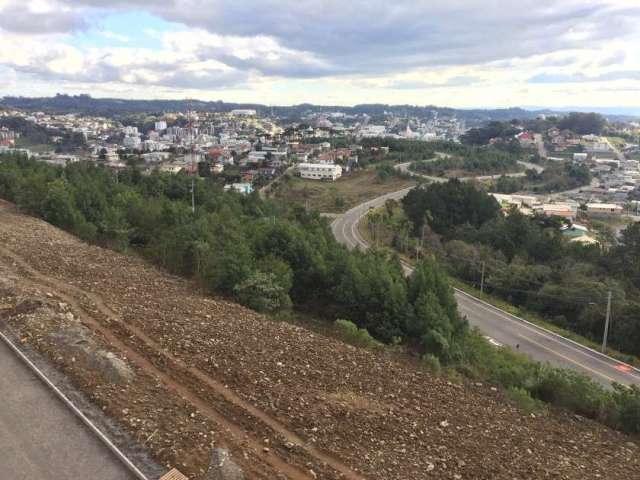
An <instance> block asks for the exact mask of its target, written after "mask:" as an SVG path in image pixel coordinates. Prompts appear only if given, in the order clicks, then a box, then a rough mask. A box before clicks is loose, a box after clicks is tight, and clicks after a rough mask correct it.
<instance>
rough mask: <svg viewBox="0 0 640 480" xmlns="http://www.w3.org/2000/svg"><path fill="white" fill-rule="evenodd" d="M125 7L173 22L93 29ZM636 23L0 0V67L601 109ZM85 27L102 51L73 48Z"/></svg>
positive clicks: (624, 69) (109, 78) (611, 14)
mask: <svg viewBox="0 0 640 480" xmlns="http://www.w3.org/2000/svg"><path fill="white" fill-rule="evenodd" d="M133 11H146V12H149V13H151V14H152V15H155V16H156V17H161V18H164V19H165V20H168V21H171V22H179V23H178V24H177V27H176V28H172V31H162V30H161V29H159V28H158V27H154V28H147V26H146V25H141V32H131V34H130V35H129V34H128V32H124V34H123V32H121V30H118V32H117V33H116V32H113V31H111V30H110V29H103V28H101V27H100V25H99V24H97V23H96V22H98V23H99V19H100V18H103V17H105V16H108V15H109V14H111V13H114V12H116V13H119V14H122V13H127V12H133ZM638 20H640V5H639V4H638V2H637V0H564V1H563V2H558V1H556V0H521V1H520V2H518V5H517V7H515V6H514V4H513V2H511V1H510V0H495V1H493V2H486V0H431V1H429V2H427V1H424V2H422V1H420V2H416V1H415V0H395V1H394V2H389V1H386V0H351V1H349V2H345V1H344V0H340V1H338V0H296V1H294V0H288V1H287V0H243V1H237V0H234V1H232V0H167V1H164V2H158V1H153V0H128V1H125V0H112V1H111V2H108V3H106V2H103V1H101V0H50V1H47V0H27V1H24V0H21V1H16V0H0V35H2V40H3V42H2V43H0V68H3V69H4V71H5V72H12V73H11V74H12V75H14V77H15V78H18V79H25V80H26V81H27V82H31V83H32V84H34V83H38V82H42V83H43V84H47V85H48V87H49V88H56V87H58V88H60V89H70V88H76V87H79V86H88V88H89V89H90V91H91V93H96V92H98V93H99V92H114V91H116V92H122V91H126V92H129V93H131V92H139V94H140V95H143V96H149V95H150V94H149V91H150V90H149V88H148V87H154V90H153V95H156V94H157V93H158V92H159V93H160V94H162V95H165V94H166V95H169V94H170V93H171V92H173V95H174V96H178V95H182V94H184V93H185V92H187V91H188V92H189V93H191V92H193V91H199V92H200V95H202V96H203V97H205V96H213V95H220V93H219V92H220V91H221V90H222V89H224V92H225V95H227V94H231V93H232V94H234V95H238V96H237V97H235V99H238V100H240V97H242V98H245V99H246V100H254V101H274V102H279V103H291V102H294V101H297V100H299V101H315V102H321V103H327V102H329V101H339V102H342V103H358V102H363V101H365V102H367V101H368V102H377V101H395V102H401V103H407V102H408V103H431V102H434V103H438V102H440V103H443V102H451V103H452V104H458V105H459V104H460V102H469V105H471V104H475V105H477V104H478V103H479V102H481V103H483V104H485V105H489V104H492V103H493V104H496V105H508V104H538V105H539V104H545V103H548V102H550V101H552V100H554V99H558V98H561V97H562V95H568V93H567V92H571V91H572V90H570V89H569V90H568V89H567V87H568V86H570V85H571V84H572V83H573V84H577V83H579V84H580V88H579V91H578V89H577V88H576V89H574V90H573V93H572V94H571V95H573V96H574V97H575V98H576V99H578V98H581V99H583V100H584V101H590V102H592V101H595V100H596V99H597V100H598V101H603V102H604V101H606V98H610V99H611V101H614V99H615V98H617V97H615V95H618V90H615V89H612V88H610V89H605V88H603V84H605V83H606V82H613V83H616V88H629V89H633V82H637V81H638V78H637V77H636V76H635V73H636V72H638V71H640V54H639V53H637V52H636V50H635V49H632V47H631V46H632V45H634V44H637V43H638V42H640V32H639V31H638V29H637V27H636V26H637V24H638ZM180 23H181V24H182V26H180V25H179V24H180ZM176 29H177V30H178V31H175V30H176ZM86 31H88V32H93V33H95V34H97V35H100V36H101V37H102V38H103V39H105V40H106V41H107V43H110V44H111V46H109V47H107V48H95V47H91V46H87V45H86V44H83V45H82V46H79V45H77V44H76V43H75V41H74V39H75V38H76V37H75V34H76V33H77V32H86ZM139 33H144V35H146V37H147V39H155V40H156V42H155V46H154V48H150V47H149V46H148V45H146V44H145V45H143V46H144V48H142V46H141V44H139V43H138V42H139V41H140V35H139ZM103 43H104V42H101V44H103ZM536 82H537V83H536ZM542 82H544V83H542ZM17 83H22V84H25V82H24V81H23V82H17ZM597 84H598V85H599V88H598V87H597ZM15 85H16V84H14V85H13V87H12V88H16V86H15ZM25 88H26V87H25ZM123 89H124V90H123ZM629 91H631V90H629ZM230 92H231V93H230ZM607 92H609V93H607ZM245 95H246V97H244V96H245ZM251 95H254V97H250V96H251ZM305 95H306V97H305ZM607 95H608V96H607ZM267 97H268V98H267ZM633 98H637V97H629V99H627V102H629V101H634V100H633ZM635 101H636V102H637V103H640V99H637V100H635ZM571 103H576V102H573V101H572V102H571Z"/></svg>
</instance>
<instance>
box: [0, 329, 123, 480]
mask: <svg viewBox="0 0 640 480" xmlns="http://www.w3.org/2000/svg"><path fill="white" fill-rule="evenodd" d="M0 478H2V479H5V478H6V479H16V480H17V479H24V480H32V479H33V480H36V479H37V480H49V479H51V480H61V479H69V480H76V479H77V480H80V479H91V480H129V479H133V478H134V477H133V476H132V475H131V474H130V473H129V472H128V470H126V469H125V467H124V466H122V464H121V463H120V462H119V461H118V460H117V459H116V458H115V457H113V456H112V454H111V453H110V452H109V451H108V450H107V449H106V447H105V446H104V445H103V444H102V443H101V442H100V441H99V440H98V439H97V438H96V437H95V436H93V434H92V433H91V432H90V431H89V430H88V429H87V428H86V427H85V426H84V425H83V424H82V423H80V421H79V420H78V419H77V418H76V417H75V416H74V415H73V414H72V413H71V412H70V411H69V410H68V409H67V407H66V406H65V405H64V404H63V403H62V402H61V401H60V400H59V399H58V398H57V397H55V396H54V395H53V394H52V393H51V392H50V391H49V390H48V389H47V388H46V387H45V386H44V384H43V383H42V382H41V381H40V380H39V379H38V378H37V377H36V376H35V375H34V374H33V373H32V372H31V371H30V370H29V369H28V368H27V367H26V366H25V365H24V364H23V363H22V362H21V361H20V360H19V359H18V358H17V357H16V356H15V354H14V353H13V352H12V351H11V350H10V349H9V347H8V346H7V345H5V344H4V342H2V341H0Z"/></svg>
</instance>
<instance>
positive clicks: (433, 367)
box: [422, 353, 442, 375]
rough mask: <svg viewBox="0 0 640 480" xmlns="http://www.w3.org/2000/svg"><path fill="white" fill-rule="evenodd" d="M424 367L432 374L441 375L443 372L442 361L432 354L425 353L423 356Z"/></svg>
mask: <svg viewBox="0 0 640 480" xmlns="http://www.w3.org/2000/svg"><path fill="white" fill-rule="evenodd" d="M422 365H424V366H425V367H426V368H427V369H428V370H429V371H430V372H432V373H435V374H436V375H439V374H440V372H441V371H442V367H441V365H440V360H439V359H438V357H436V356H435V355H431V354H430V353H425V354H424V355H423V356H422Z"/></svg>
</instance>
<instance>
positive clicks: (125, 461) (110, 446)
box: [0, 332, 150, 480]
mask: <svg viewBox="0 0 640 480" xmlns="http://www.w3.org/2000/svg"><path fill="white" fill-rule="evenodd" d="M0 339H2V341H3V342H4V343H5V344H6V345H7V346H8V347H9V348H10V349H11V350H12V351H13V352H14V353H15V354H16V355H17V356H18V358H20V360H22V362H23V363H24V364H25V365H27V367H29V369H30V370H31V371H32V372H33V373H34V374H35V375H36V376H37V377H38V378H39V379H40V380H41V381H42V383H44V384H45V385H46V386H47V387H48V388H49V389H50V390H51V391H52V392H53V393H54V394H55V396H56V397H58V398H59V399H60V400H61V401H62V403H64V404H65V405H66V406H67V407H69V409H70V410H71V411H72V412H73V413H74V415H75V416H76V417H78V418H79V419H80V421H81V422H82V423H84V424H85V426H87V427H88V428H89V430H91V431H92V432H93V433H94V434H95V435H96V436H97V437H98V438H99V439H100V441H101V442H102V443H103V444H104V445H105V446H106V447H107V449H109V451H110V452H111V453H112V454H114V455H115V456H116V457H117V458H118V460H120V462H122V464H123V465H124V466H125V467H126V468H127V469H128V470H129V471H130V472H131V473H132V474H133V475H134V476H135V477H136V478H138V479H139V480H150V479H149V478H148V477H147V476H146V475H145V474H144V473H142V472H141V471H140V469H138V467H136V466H135V464H134V463H133V462H132V461H131V460H129V458H128V457H127V456H126V455H125V454H124V453H122V451H121V450H120V449H119V448H118V447H117V446H115V445H114V444H113V442H111V440H109V438H107V436H106V435H105V434H104V433H102V432H101V431H100V429H99V428H98V427H97V426H96V425H95V424H94V423H93V422H92V421H91V420H89V419H88V418H87V416H86V415H85V414H84V413H82V411H80V409H79V408H78V407H76V406H75V405H74V404H73V402H71V400H69V398H67V396H66V395H65V394H64V393H62V391H61V390H60V389H59V388H58V387H56V386H55V385H54V383H53V382H52V381H51V380H49V379H48V378H47V376H46V375H45V374H44V373H42V371H41V370H40V369H39V368H38V367H36V366H35V364H34V363H33V362H32V361H31V360H29V359H28V358H27V356H26V355H25V354H24V353H22V351H21V350H20V349H19V348H18V347H16V346H15V345H14V343H13V342H12V341H11V340H9V338H8V337H7V336H6V335H5V334H4V333H3V332H0Z"/></svg>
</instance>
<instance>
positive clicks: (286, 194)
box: [272, 168, 416, 213]
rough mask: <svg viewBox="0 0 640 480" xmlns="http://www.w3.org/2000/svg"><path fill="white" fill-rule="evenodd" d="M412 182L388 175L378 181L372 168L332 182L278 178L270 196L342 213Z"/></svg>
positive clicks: (291, 177) (410, 184)
mask: <svg viewBox="0 0 640 480" xmlns="http://www.w3.org/2000/svg"><path fill="white" fill-rule="evenodd" d="M413 185H416V182H415V181H414V180H408V179H404V178H399V177H395V176H394V177H390V178H388V179H386V180H385V181H381V180H380V179H379V178H378V175H377V173H376V171H375V169H374V168H368V169H364V170H358V171H355V172H353V173H350V174H345V175H344V176H342V177H341V178H339V179H338V180H336V181H335V182H326V181H318V180H305V179H302V178H300V177H295V176H288V177H287V178H282V180H281V181H280V182H278V184H277V185H275V186H274V191H273V193H272V195H274V196H275V197H276V198H282V199H284V200H286V201H287V202H290V203H296V204H299V205H307V206H308V207H309V208H310V209H315V210H318V211H319V212H322V213H342V212H345V211H347V210H349V209H350V208H351V207H354V206H356V205H359V204H360V203H363V202H366V201H367V200H371V199H372V198H376V197H379V196H380V195H384V194H385V193H389V192H395V191H397V190H402V189H403V188H406V187H411V186H413Z"/></svg>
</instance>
